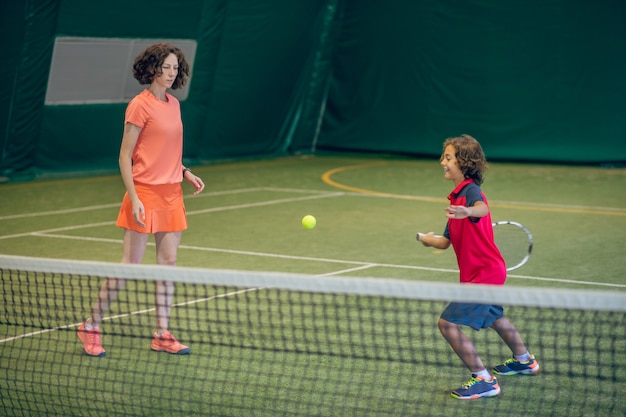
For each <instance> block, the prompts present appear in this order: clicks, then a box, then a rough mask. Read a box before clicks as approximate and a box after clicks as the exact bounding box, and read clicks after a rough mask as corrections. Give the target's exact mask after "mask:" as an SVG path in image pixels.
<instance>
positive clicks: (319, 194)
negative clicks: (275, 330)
mask: <svg viewBox="0 0 626 417" xmlns="http://www.w3.org/2000/svg"><path fill="white" fill-rule="evenodd" d="M259 190H262V189H261V188H248V189H245V190H239V191H241V192H249V191H259ZM220 194H232V192H223V193H220ZM345 194H346V193H344V192H343V191H341V192H321V191H320V192H317V194H315V195H309V196H306V197H292V198H282V199H276V200H265V201H258V202H255V203H246V204H236V205H232V206H222V207H212V208H208V209H202V210H191V211H188V212H187V215H188V216H193V215H196V214H206V213H215V212H219V211H227V210H239V209H246V208H252V207H262V206H270V205H274V204H283V203H293V202H296V201H306V200H315V199H319V198H329V197H339V196H342V195H345ZM92 207H96V206H92ZM114 224H115V221H107V222H100V223H88V224H80V225H74V226H65V227H57V228H53V229H45V230H38V231H35V232H24V233H16V234H12V235H4V236H0V240H3V239H14V238H19V237H26V236H36V235H40V234H42V233H54V232H64V231H68V230H78V229H88V228H92V227H102V226H111V225H114Z"/></svg>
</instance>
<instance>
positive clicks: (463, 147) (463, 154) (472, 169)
mask: <svg viewBox="0 0 626 417" xmlns="http://www.w3.org/2000/svg"><path fill="white" fill-rule="evenodd" d="M448 145H452V146H453V147H454V149H455V151H456V152H455V157H456V160H457V162H458V165H459V169H460V170H461V172H462V173H463V176H464V177H465V178H466V179H472V180H473V181H474V183H476V185H481V184H482V183H483V181H484V177H483V175H484V173H485V171H486V170H487V159H486V158H485V153H484V152H483V148H482V147H481V146H480V143H478V141H477V140H476V139H474V138H473V137H471V136H470V135H465V134H463V135H461V136H458V137H454V138H448V139H446V140H445V142H444V143H443V149H444V151H445V149H446V146H448ZM442 157H443V156H442Z"/></svg>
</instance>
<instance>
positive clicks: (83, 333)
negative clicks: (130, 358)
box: [76, 323, 106, 356]
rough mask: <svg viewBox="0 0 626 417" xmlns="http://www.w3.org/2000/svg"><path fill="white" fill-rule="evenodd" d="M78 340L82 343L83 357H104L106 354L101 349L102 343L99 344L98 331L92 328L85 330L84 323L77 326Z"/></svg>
mask: <svg viewBox="0 0 626 417" xmlns="http://www.w3.org/2000/svg"><path fill="white" fill-rule="evenodd" d="M76 335H77V336H78V339H79V340H80V341H81V342H82V343H83V352H84V353H85V355H89V356H104V355H106V352H105V351H104V349H103V348H102V343H101V342H100V329H98V328H93V329H90V330H87V329H86V328H85V323H83V324H81V325H80V326H78V331H77V332H76Z"/></svg>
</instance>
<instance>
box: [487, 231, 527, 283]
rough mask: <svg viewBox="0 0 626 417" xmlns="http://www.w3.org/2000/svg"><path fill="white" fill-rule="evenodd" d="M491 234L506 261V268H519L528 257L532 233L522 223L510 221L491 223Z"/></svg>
mask: <svg viewBox="0 0 626 417" xmlns="http://www.w3.org/2000/svg"><path fill="white" fill-rule="evenodd" d="M493 236H494V239H495V241H496V246H497V247H498V249H500V253H502V257H504V261H505V262H506V270H507V271H513V270H514V269H518V268H520V267H521V266H522V265H524V264H525V263H526V262H528V260H529V259H530V254H531V253H532V251H533V235H532V234H531V233H530V230H528V229H527V228H525V227H524V226H523V225H522V224H520V223H517V222H512V221H501V222H495V223H493Z"/></svg>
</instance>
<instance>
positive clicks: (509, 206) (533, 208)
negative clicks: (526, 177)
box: [322, 162, 626, 217]
mask: <svg viewBox="0 0 626 417" xmlns="http://www.w3.org/2000/svg"><path fill="white" fill-rule="evenodd" d="M383 165H388V164H387V163H386V162H370V163H365V164H357V165H349V166H342V167H337V168H333V169H330V170H328V171H326V172H324V173H323V174H322V181H324V183H326V184H328V185H330V186H331V187H335V188H339V189H342V190H346V191H352V192H355V193H361V194H367V195H374V196H378V197H388V198H397V199H401V200H414V201H424V202H427V203H437V204H442V203H443V204H447V203H448V200H447V199H444V198H434V197H420V196H412V195H404V194H393V193H384V192H381V191H375V190H368V189H365V188H358V187H352V186H350V185H346V184H342V183H340V182H337V181H335V180H333V179H332V176H333V175H335V174H337V173H339V172H344V171H349V170H354V169H362V168H372V167H377V166H383ZM490 206H491V207H494V208H507V209H515V210H529V211H544V212H553V213H569V214H596V215H602V216H621V217H626V212H624V211H611V210H602V209H592V208H589V209H583V208H573V207H537V206H532V205H523V204H506V203H493V202H492V203H491V204H490Z"/></svg>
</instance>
